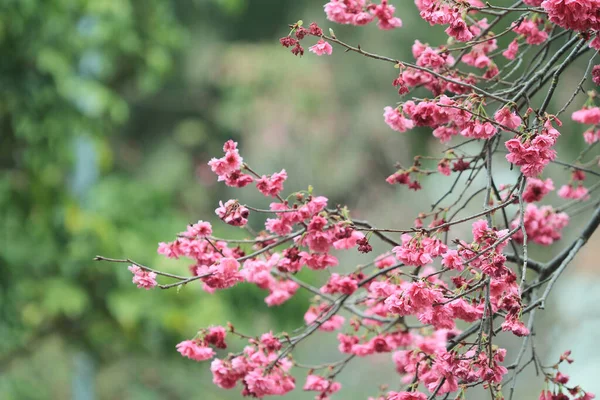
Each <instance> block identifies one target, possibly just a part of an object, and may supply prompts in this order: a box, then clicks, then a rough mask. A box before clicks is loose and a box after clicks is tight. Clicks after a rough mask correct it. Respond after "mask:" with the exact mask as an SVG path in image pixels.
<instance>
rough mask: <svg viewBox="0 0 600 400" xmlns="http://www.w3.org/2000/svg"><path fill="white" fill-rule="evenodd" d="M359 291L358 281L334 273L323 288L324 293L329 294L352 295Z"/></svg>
mask: <svg viewBox="0 0 600 400" xmlns="http://www.w3.org/2000/svg"><path fill="white" fill-rule="evenodd" d="M357 289H358V282H357V281H356V279H354V278H352V277H350V276H342V275H340V274H336V273H333V274H331V276H330V277H329V281H328V282H327V284H326V285H325V286H323V287H322V288H321V292H322V293H327V294H336V293H343V294H348V295H350V294H352V293H354V292H355V291H356V290H357Z"/></svg>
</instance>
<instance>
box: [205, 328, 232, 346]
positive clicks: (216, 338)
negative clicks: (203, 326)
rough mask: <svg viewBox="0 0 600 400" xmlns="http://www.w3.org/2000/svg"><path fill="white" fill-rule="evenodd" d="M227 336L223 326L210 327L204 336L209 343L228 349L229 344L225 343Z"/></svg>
mask: <svg viewBox="0 0 600 400" xmlns="http://www.w3.org/2000/svg"><path fill="white" fill-rule="evenodd" d="M225 336H227V332H226V331H225V328H223V327H222V326H213V327H212V328H209V329H208V332H207V333H206V335H205V336H204V340H205V341H206V343H208V344H212V345H213V346H215V347H216V348H217V349H226V348H227V344H226V343H225Z"/></svg>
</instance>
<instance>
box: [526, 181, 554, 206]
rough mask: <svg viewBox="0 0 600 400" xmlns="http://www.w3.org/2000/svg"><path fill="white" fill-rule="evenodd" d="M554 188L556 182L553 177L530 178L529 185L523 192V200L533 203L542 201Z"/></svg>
mask: <svg viewBox="0 0 600 400" xmlns="http://www.w3.org/2000/svg"><path fill="white" fill-rule="evenodd" d="M552 190H554V183H553V182H552V179H550V178H548V179H546V180H544V181H543V180H541V179H537V178H530V179H528V180H527V186H526V187H525V191H524V192H523V200H524V201H525V202H527V203H533V202H536V201H540V200H542V199H543V198H544V196H546V195H547V194H548V193H550V192H551V191H552Z"/></svg>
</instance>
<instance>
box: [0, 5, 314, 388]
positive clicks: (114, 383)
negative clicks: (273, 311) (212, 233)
mask: <svg viewBox="0 0 600 400" xmlns="http://www.w3.org/2000/svg"><path fill="white" fill-rule="evenodd" d="M246 6H247V4H246V2H244V1H243V0H237V1H214V2H196V3H195V4H194V3H191V4H183V2H181V3H180V2H167V1H162V0H144V1H141V0H119V1H117V0H114V1H112V0H14V1H12V0H4V1H2V2H0V50H1V52H2V54H3V55H4V56H3V60H2V61H1V62H0V85H1V87H2V92H1V94H0V129H1V133H0V171H1V176H0V228H1V229H0V276H1V278H0V321H1V322H0V337H1V338H2V340H1V341H0V373H1V375H0V398H3V399H26V398H67V397H73V398H87V397H85V395H86V392H87V391H89V392H90V393H93V392H94V391H96V390H95V389H94V388H89V389H85V388H84V389H81V388H80V387H79V386H80V383H81V382H83V383H85V382H87V383H90V382H96V383H97V385H98V388H97V389H98V390H97V393H98V394H99V395H100V397H103V398H124V397H126V398H164V396H166V395H168V396H169V397H176V398H180V397H183V396H184V395H185V394H186V393H187V394H189V393H191V391H192V387H190V386H189V385H188V386H185V385H184V387H182V386H181V385H180V382H178V381H177V380H176V379H174V380H165V381H164V382H160V383H156V379H154V381H155V382H154V383H152V381H153V379H152V377H148V376H137V374H136V373H135V369H136V368H140V367H141V366H143V365H149V366H151V368H150V370H149V371H146V372H145V373H146V374H158V375H160V374H161V373H166V369H170V368H174V369H175V370H179V372H181V373H182V374H183V375H188V376H190V375H193V374H195V373H198V368H195V366H192V367H190V365H189V364H187V363H184V364H178V363H180V362H181V359H180V358H179V357H178V355H177V353H176V352H175V351H174V345H175V343H177V342H178V341H179V340H182V339H183V338H186V337H191V336H193V334H194V332H195V331H196V330H197V329H198V328H199V327H200V326H201V325H208V324H210V323H220V324H224V323H226V322H227V318H228V317H227V316H228V315H229V316H230V315H232V314H239V316H240V318H237V320H238V321H239V322H240V323H241V324H242V326H243V325H244V324H246V325H247V326H250V325H251V321H252V319H253V318H252V317H251V314H252V313H250V312H240V310H245V311H247V310H248V307H253V308H254V307H258V306H264V303H263V300H262V299H263V297H264V293H261V292H260V291H259V290H256V289H255V288H253V287H250V286H248V287H244V288H243V289H242V290H239V291H236V292H235V293H233V292H231V293H226V294H225V295H224V296H220V297H217V296H209V295H205V294H202V292H201V291H200V290H199V287H189V288H185V289H184V290H182V291H181V292H180V293H177V292H175V291H170V292H162V293H159V292H158V291H154V292H144V291H140V290H136V289H135V287H134V286H133V285H132V284H131V281H130V279H131V276H130V274H129V273H128V272H127V271H126V265H124V264H123V265H110V264H94V263H93V262H92V261H91V259H92V257H93V256H94V255H95V254H105V255H116V256H123V257H125V256H127V257H131V258H133V259H136V260H140V261H143V262H144V263H148V264H153V265H154V264H159V263H160V264H161V268H163V269H172V270H180V271H181V270H185V269H187V267H186V265H185V263H183V264H182V263H181V262H179V263H174V262H173V263H169V262H165V261H164V260H162V259H161V258H159V257H158V256H157V255H156V243H158V242H159V241H162V240H169V239H171V238H172V237H174V235H175V233H176V232H178V231H180V230H182V229H183V228H184V227H185V225H186V224H187V223H188V222H190V218H194V217H198V216H199V215H201V214H206V213H207V211H208V212H209V214H208V215H209V216H210V215H212V211H210V210H211V207H212V205H213V204H214V200H215V199H216V198H217V196H216V193H209V192H206V191H205V190H203V189H202V187H201V186H200V185H199V183H198V177H197V175H196V173H195V171H194V166H195V165H199V164H200V163H201V164H204V163H205V161H206V154H208V151H213V150H214V149H218V148H219V147H220V145H221V143H222V141H223V139H222V138H223V137H224V135H214V134H212V133H211V132H210V130H212V129H213V128H214V126H213V127H211V126H210V125H211V124H212V122H211V121H210V120H207V119H208V116H207V115H204V114H203V113H202V111H201V107H198V106H197V105H196V107H189V104H188V107H186V106H185V104H184V102H180V101H179V99H177V98H175V104H170V101H172V100H173V97H170V95H169V93H168V90H169V89H171V90H172V89H173V88H178V87H181V86H185V84H186V83H185V80H184V79H182V77H181V76H180V75H178V74H179V73H181V71H178V67H177V66H176V65H175V64H176V63H177V62H180V63H181V62H182V60H181V52H182V49H183V48H185V47H186V46H190V32H193V31H194V26H198V25H196V23H197V21H194V20H193V18H194V17H196V18H198V19H200V20H204V21H206V20H210V18H211V17H210V15H211V14H212V15H213V16H216V17H218V18H220V19H225V18H228V17H231V18H241V17H242V15H243V14H244V10H245V9H246ZM190 13H191V14H190ZM182 16H183V17H182ZM217 26H222V25H218V24H217V23H212V24H210V25H200V29H202V30H207V31H208V30H210V29H207V28H210V27H212V28H215V30H216V27H217ZM240 29H243V28H240ZM255 35H256V36H260V29H258V30H256V33H255ZM210 73H211V71H210V69H206V70H204V71H203V72H201V73H200V74H196V77H200V80H199V82H198V84H197V86H196V91H195V93H193V94H192V95H194V96H198V95H200V96H205V97H204V98H203V99H202V100H201V101H202V102H210V101H211V99H212V98H213V97H214V96H215V95H216V89H215V87H214V85H209V84H208V83H209V82H210V78H209V76H210ZM165 91H167V92H165ZM205 93H206V95H205ZM180 105H183V107H180ZM154 113H157V114H158V117H156V118H152V116H153V114H154ZM149 120H151V122H150V123H151V124H155V125H154V126H151V125H146V124H145V122H146V121H149ZM167 132H169V134H167ZM117 133H120V135H116V134H117ZM202 151H204V152H205V153H202ZM196 157H197V159H196ZM213 208H214V207H213ZM209 218H210V217H209ZM217 229H218V228H217ZM217 232H218V230H217ZM304 300H306V299H304ZM291 307H292V308H294V307H295V308H298V305H296V306H294V305H293V304H292V305H291ZM280 315H281V316H285V315H301V314H300V311H299V310H296V312H295V313H285V312H280ZM296 319H297V318H296ZM288 320H289V319H288ZM282 321H285V318H284V319H283V320H282ZM294 322H298V321H294ZM283 323H285V322H283ZM81 354H83V360H84V361H83V363H84V364H83V365H84V366H85V365H87V366H88V367H90V368H92V369H93V372H92V376H91V377H90V376H87V377H86V376H84V375H82V372H81V371H82V370H83V369H85V368H84V367H81V366H78V365H79V364H78V361H77V360H78V357H79V356H80V355H81ZM158 358H160V359H161V360H163V361H164V362H163V363H161V364H157V360H158ZM86 360H87V361H86ZM172 360H176V361H177V362H175V363H173V362H172ZM185 364H187V365H185ZM41 366H46V368H48V367H49V368H50V371H49V372H43V368H41ZM80 367H81V368H80ZM153 368H154V369H153ZM204 373H206V371H204ZM158 375H157V376H158ZM78 380H79V381H81V382H80V383H78ZM71 381H73V387H71ZM104 381H106V382H104ZM136 383H137V384H136ZM154 385H156V387H153V386H154ZM123 390H124V392H123ZM150 393H154V394H153V395H152V396H150ZM88 394H89V393H88Z"/></svg>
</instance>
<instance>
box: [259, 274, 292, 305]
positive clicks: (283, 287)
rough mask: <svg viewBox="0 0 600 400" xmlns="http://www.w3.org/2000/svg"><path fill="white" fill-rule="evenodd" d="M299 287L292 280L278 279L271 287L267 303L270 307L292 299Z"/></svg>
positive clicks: (266, 299)
mask: <svg viewBox="0 0 600 400" xmlns="http://www.w3.org/2000/svg"><path fill="white" fill-rule="evenodd" d="M299 287H300V286H299V285H298V284H297V283H296V282H294V281H291V280H282V281H276V282H275V283H273V284H272V285H271V286H270V287H269V290H270V293H269V295H268V296H267V297H266V298H265V303H267V305H268V306H269V307H273V306H278V305H281V304H283V303H285V302H286V301H288V300H289V299H291V298H292V296H293V295H294V294H295V293H296V291H297V290H298V288H299Z"/></svg>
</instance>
